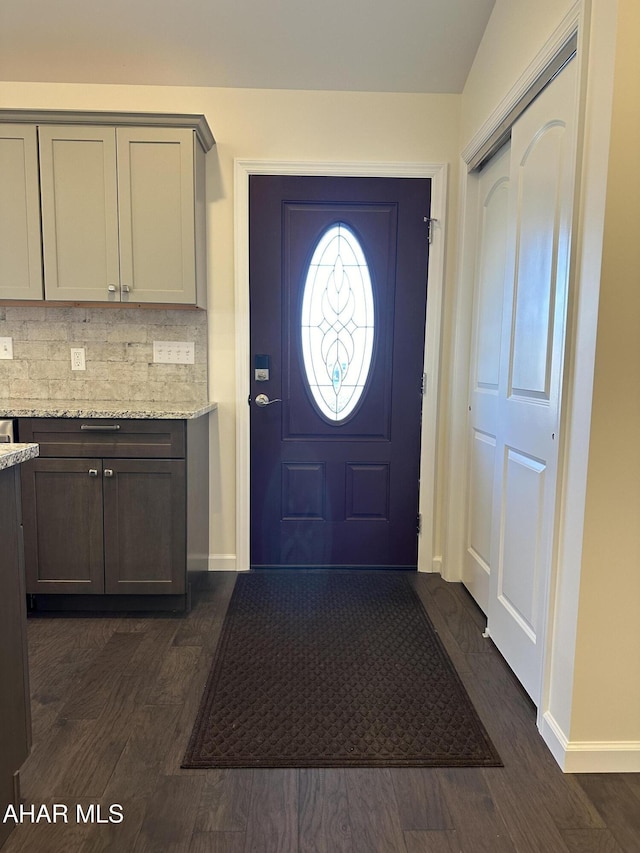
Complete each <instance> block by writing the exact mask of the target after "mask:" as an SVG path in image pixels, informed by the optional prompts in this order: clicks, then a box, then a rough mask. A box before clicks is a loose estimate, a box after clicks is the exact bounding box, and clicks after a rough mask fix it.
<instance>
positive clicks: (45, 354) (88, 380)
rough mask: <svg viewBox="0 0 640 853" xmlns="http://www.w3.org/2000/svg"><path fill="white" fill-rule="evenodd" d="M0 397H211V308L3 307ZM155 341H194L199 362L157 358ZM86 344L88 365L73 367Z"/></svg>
mask: <svg viewBox="0 0 640 853" xmlns="http://www.w3.org/2000/svg"><path fill="white" fill-rule="evenodd" d="M0 337H7V338H12V340H13V360H6V359H3V360H0V399H8V398H12V399H19V400H32V399H43V400H132V401H135V400H146V401H151V402H200V401H202V400H206V399H207V315H206V312H204V311H180V310H171V309H166V310H161V309H145V308H98V307H96V308H67V307H60V308H55V307H50V306H46V307H43V306H33V307H31V306H29V307H15V308H13V307H0ZM153 341H193V342H194V343H195V364H154V363H153ZM71 347H84V348H85V357H86V370H84V371H80V370H78V371H72V370H71Z"/></svg>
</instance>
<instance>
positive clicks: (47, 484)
mask: <svg viewBox="0 0 640 853" xmlns="http://www.w3.org/2000/svg"><path fill="white" fill-rule="evenodd" d="M22 509H23V525H24V539H25V541H24V546H25V547H24V551H25V570H26V576H27V592H28V593H49V592H55V593H61V592H63V593H102V592H104V562H103V553H102V541H103V536H102V462H101V460H99V459H33V460H31V461H30V462H26V463H25V464H24V465H23V466H22Z"/></svg>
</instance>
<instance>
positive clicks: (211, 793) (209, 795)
mask: <svg viewBox="0 0 640 853" xmlns="http://www.w3.org/2000/svg"><path fill="white" fill-rule="evenodd" d="M252 785H253V770H251V769H238V770H227V769H224V770H207V771H206V772H204V773H202V793H201V795H200V801H199V803H198V815H197V817H196V824H195V826H196V830H197V831H198V832H204V833H213V832H216V833H221V832H230V833H238V832H245V831H246V829H247V818H248V814H249V805H250V803H251V787H252Z"/></svg>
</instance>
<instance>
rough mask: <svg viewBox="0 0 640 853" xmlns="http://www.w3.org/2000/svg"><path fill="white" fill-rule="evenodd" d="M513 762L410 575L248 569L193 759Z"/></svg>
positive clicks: (281, 763)
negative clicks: (504, 756)
mask: <svg viewBox="0 0 640 853" xmlns="http://www.w3.org/2000/svg"><path fill="white" fill-rule="evenodd" d="M501 764H502V762H501V761H500V757H499V756H498V754H497V752H496V750H495V748H494V746H493V744H492V743H491V740H490V739H489V736H488V735H487V732H486V731H485V728H484V726H483V725H482V723H481V721H480V719H479V717H478V715H477V713H476V711H475V709H474V707H473V705H472V704H471V701H470V699H469V697H468V695H467V693H466V691H465V689H464V687H463V685H462V682H461V681H460V679H459V677H458V675H457V673H456V671H455V669H454V667H453V665H452V663H451V661H450V659H449V657H448V655H447V653H446V652H445V650H444V647H443V646H442V643H441V642H440V640H439V638H438V636H437V634H436V632H435V630H434V628H433V625H432V624H431V621H430V619H429V617H428V616H427V614H426V612H425V610H424V608H423V607H422V604H421V602H420V600H419V598H418V596H417V595H416V593H415V592H414V591H413V589H412V587H411V585H410V584H409V582H408V581H407V579H406V578H405V577H404V576H403V575H402V574H400V573H394V572H368V571H361V570H358V571H353V572H348V571H330V570H329V571H303V570H300V571H297V570H289V571H282V572H280V571H278V572H262V573H251V574H246V575H239V576H238V579H237V582H236V586H235V588H234V592H233V595H232V597H231V601H230V604H229V609H228V612H227V615H226V618H225V622H224V625H223V629H222V634H221V638H220V642H219V645H218V649H217V651H216V655H215V658H214V661H213V665H212V669H211V672H210V674H209V678H208V681H207V685H206V688H205V691H204V695H203V697H202V701H201V705H200V709H199V711H198V715H197V718H196V722H195V726H194V729H193V732H192V735H191V739H190V742H189V746H188V749H187V753H186V755H185V758H184V762H183V764H182V766H183V767H184V768H209V767H491V766H501Z"/></svg>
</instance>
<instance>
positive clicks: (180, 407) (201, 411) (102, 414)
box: [0, 400, 217, 446]
mask: <svg viewBox="0 0 640 853" xmlns="http://www.w3.org/2000/svg"><path fill="white" fill-rule="evenodd" d="M216 408H217V403H208V402H206V401H204V402H200V403H147V402H134V401H131V400H124V401H117V400H0V417H2V418H131V419H134V420H138V419H155V418H158V419H162V420H191V419H192V418H199V417H200V416H201V415H205V414H206V413H207V412H211V411H213V410H214V409H216ZM14 446H17V445H14Z"/></svg>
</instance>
